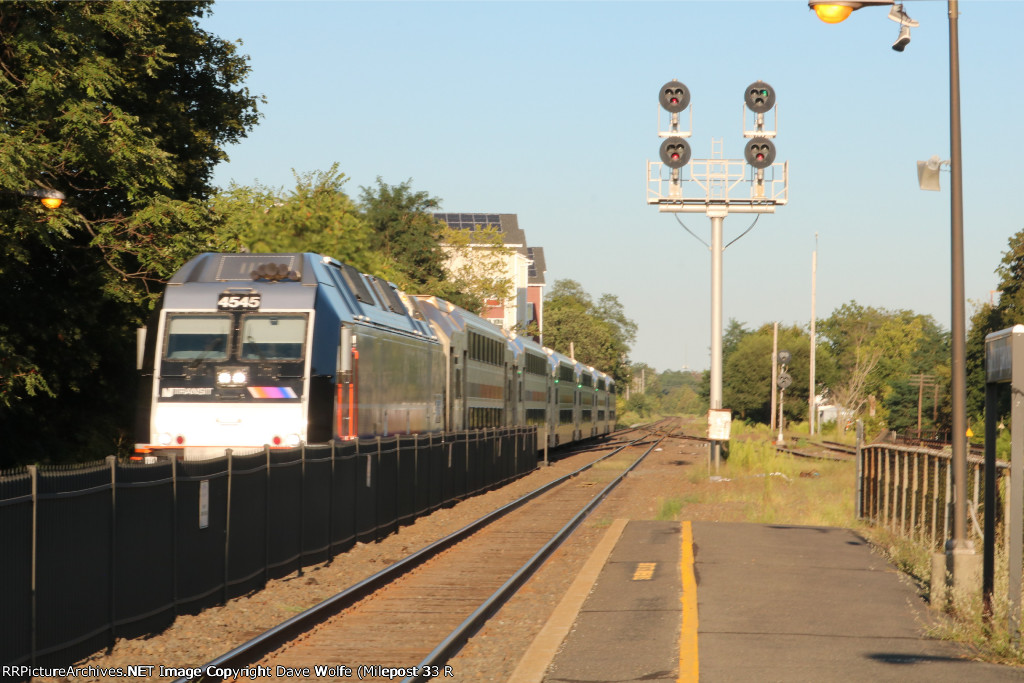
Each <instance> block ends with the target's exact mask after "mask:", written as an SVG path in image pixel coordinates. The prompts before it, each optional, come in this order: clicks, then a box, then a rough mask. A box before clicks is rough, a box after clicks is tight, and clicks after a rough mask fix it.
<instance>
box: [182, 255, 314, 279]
mask: <svg viewBox="0 0 1024 683" xmlns="http://www.w3.org/2000/svg"><path fill="white" fill-rule="evenodd" d="M210 265H211V266H212V268H208V269H204V272H203V273H202V275H201V276H200V278H199V279H200V280H201V281H202V282H231V281H234V280H265V281H269V282H280V281H283V280H290V281H293V282H298V281H300V280H301V279H302V254H220V255H218V257H217V258H216V259H214V261H213V263H212V264H210ZM210 270H212V271H213V273H212V277H209V276H208V275H207V274H208V273H209V271H210Z"/></svg>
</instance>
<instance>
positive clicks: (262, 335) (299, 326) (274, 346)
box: [240, 315, 306, 360]
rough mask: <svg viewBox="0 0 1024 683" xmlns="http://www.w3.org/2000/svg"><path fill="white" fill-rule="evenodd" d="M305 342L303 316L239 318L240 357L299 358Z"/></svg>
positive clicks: (254, 358)
mask: <svg viewBox="0 0 1024 683" xmlns="http://www.w3.org/2000/svg"><path fill="white" fill-rule="evenodd" d="M305 342H306V316H304V315H245V316H243V317H242V349H241V355H240V358H241V360H301V359H302V348H303V346H304V345H305Z"/></svg>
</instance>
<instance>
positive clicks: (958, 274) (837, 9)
mask: <svg viewBox="0 0 1024 683" xmlns="http://www.w3.org/2000/svg"><path fill="white" fill-rule="evenodd" d="M807 4H808V6H809V7H810V8H811V9H813V10H814V12H815V14H817V15H818V17H819V18H820V19H822V21H825V22H826V23H838V22H840V21H842V20H844V19H846V18H847V17H848V16H850V13H851V12H853V10H856V9H861V8H862V7H869V6H890V5H891V6H892V7H893V9H892V11H891V12H890V13H889V18H891V19H893V20H894V21H897V22H899V23H900V37H899V39H898V40H897V42H896V44H894V45H893V49H894V50H897V51H900V52H901V51H902V50H903V48H904V47H906V45H907V43H909V42H910V29H909V27H911V26H916V24H917V22H913V21H912V20H910V18H909V17H907V16H906V14H905V13H904V12H903V8H902V5H897V4H895V3H894V2H892V1H886V0H862V1H849V2H845V1H835V0H833V1H832V2H819V1H817V0H810V1H809V2H808V3H807ZM948 12H949V147H950V150H949V153H950V161H949V168H950V176H951V178H950V184H951V187H950V241H951V266H952V268H951V285H952V287H951V289H952V292H951V305H952V312H951V315H950V327H951V330H950V335H951V337H952V341H951V347H952V349H951V351H952V352H951V366H950V375H951V381H950V385H951V386H950V392H951V400H952V412H953V416H952V417H953V458H952V468H953V498H954V500H953V537H952V538H951V539H950V540H949V541H948V542H947V544H946V556H947V568H948V569H949V571H950V572H951V574H952V577H953V587H954V589H955V588H958V587H960V586H963V587H964V588H968V587H969V584H968V583H967V581H966V579H967V577H966V576H965V575H966V574H967V573H969V572H973V571H974V568H973V559H974V558H973V557H971V556H974V545H973V543H972V542H971V541H970V540H968V538H967V509H966V506H967V495H966V494H967V370H966V343H967V342H966V338H967V327H966V315H965V312H964V309H965V306H964V207H963V164H962V162H961V154H960V151H961V150H960V57H959V53H960V48H959V40H958V29H957V20H958V16H959V9H958V3H957V0H948ZM904 33H905V40H904ZM966 557H971V559H970V560H968V559H964V558H966Z"/></svg>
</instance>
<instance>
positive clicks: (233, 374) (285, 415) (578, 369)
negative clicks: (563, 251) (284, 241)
mask: <svg viewBox="0 0 1024 683" xmlns="http://www.w3.org/2000/svg"><path fill="white" fill-rule="evenodd" d="M150 327H151V329H150V330H144V331H142V335H141V336H142V343H141V344H140V360H139V369H140V371H141V372H140V374H141V380H142V381H141V387H142V390H141V398H140V401H139V413H138V419H137V428H136V431H137V438H136V451H137V454H138V455H139V456H140V457H141V456H145V455H154V454H155V455H163V456H171V457H188V458H209V457H218V456H221V455H224V453H225V451H226V450H227V449H232V450H241V451H246V450H249V449H252V450H255V449H262V448H264V447H265V446H270V447H271V448H294V447H295V446H297V445H299V444H301V443H324V442H327V441H329V440H332V439H336V440H345V439H358V438H369V437H374V436H389V435H394V434H414V433H416V434H421V433H429V432H460V431H464V430H470V429H483V428H498V427H512V426H525V425H531V426H536V427H537V428H538V430H541V431H543V432H545V433H547V435H548V445H549V446H552V447H553V446H558V445H564V444H566V443H569V442H572V441H575V440H577V439H581V438H589V437H592V436H599V435H602V434H606V433H608V432H609V431H610V430H611V429H613V428H614V423H615V420H614V396H613V389H612V386H611V378H609V377H607V375H604V373H601V372H600V371H598V370H596V369H594V368H590V367H586V366H583V365H582V364H580V363H577V362H575V361H574V360H572V359H571V358H569V357H567V356H564V355H563V354H560V353H558V352H556V351H553V350H551V349H548V348H545V347H543V346H541V345H540V344H537V343H535V342H533V341H532V340H530V339H528V338H525V337H520V336H517V335H508V334H506V333H505V332H503V331H502V330H501V329H500V328H498V327H496V326H494V325H493V324H492V323H490V322H488V321H486V320H484V319H483V318H480V317H478V316H476V315H473V314H472V313H469V312H468V311H466V310H464V309H462V308H459V307H458V306H455V305H453V304H451V303H449V302H447V301H444V300H442V299H438V298H436V297H432V296H426V297H423V296H417V297H413V296H408V295H406V294H404V293H402V292H400V291H398V290H397V289H396V288H395V287H394V286H393V285H391V283H388V282H386V281H384V280H381V279H378V278H375V277H373V276H370V275H366V274H363V273H359V272H358V271H357V270H356V269H355V268H352V267H351V266H349V265H346V264H343V263H340V262H338V261H335V260H334V259H331V258H330V257H326V256H318V255H315V254H202V255H200V256H197V257H195V258H194V259H192V260H191V261H189V262H188V263H186V264H185V265H184V266H183V267H182V268H181V269H180V270H179V271H178V273H176V274H175V276H174V277H173V278H172V279H171V281H170V282H169V283H168V286H167V289H166V291H165V292H164V295H163V299H162V302H161V307H160V309H159V310H158V311H157V313H156V315H155V319H154V323H153V324H152V325H151V326H150Z"/></svg>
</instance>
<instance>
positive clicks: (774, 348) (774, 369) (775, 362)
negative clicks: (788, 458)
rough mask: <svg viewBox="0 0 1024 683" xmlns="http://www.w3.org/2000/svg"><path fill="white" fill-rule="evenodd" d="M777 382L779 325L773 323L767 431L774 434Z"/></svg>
mask: <svg viewBox="0 0 1024 683" xmlns="http://www.w3.org/2000/svg"><path fill="white" fill-rule="evenodd" d="M778 382H779V324H778V323H775V328H774V331H773V332H772V411H771V413H772V415H771V418H769V422H770V424H769V425H768V431H770V432H772V433H773V434H774V433H775V408H776V402H777V401H778V391H779V390H778Z"/></svg>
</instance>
